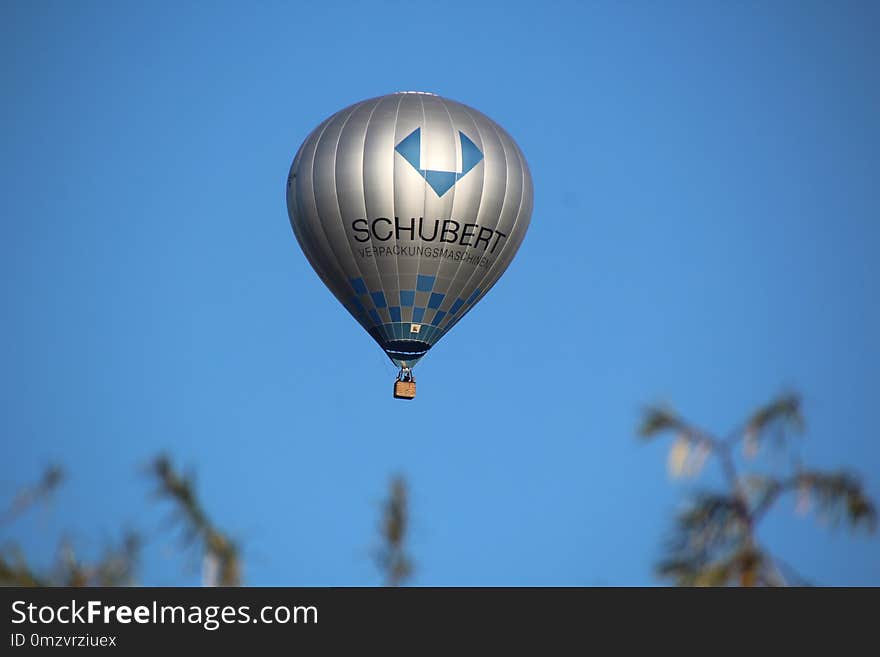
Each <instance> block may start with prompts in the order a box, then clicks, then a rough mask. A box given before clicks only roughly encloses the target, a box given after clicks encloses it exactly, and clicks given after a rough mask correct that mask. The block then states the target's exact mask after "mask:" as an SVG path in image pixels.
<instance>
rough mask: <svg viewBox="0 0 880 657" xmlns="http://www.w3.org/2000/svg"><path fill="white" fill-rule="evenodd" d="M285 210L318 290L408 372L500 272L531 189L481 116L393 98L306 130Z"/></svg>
mask: <svg viewBox="0 0 880 657" xmlns="http://www.w3.org/2000/svg"><path fill="white" fill-rule="evenodd" d="M287 207H288V213H289V215H290V223H291V225H292V226H293V231H294V233H295V235H296V238H297V240H298V242H299V244H300V246H301V247H302V250H303V252H304V253H305V255H306V257H307V258H308V260H309V262H310V263H311V265H312V267H313V268H314V269H315V271H316V272H317V273H318V275H319V276H320V277H321V279H322V280H323V281H324V283H325V284H326V286H327V287H328V288H329V289H330V291H331V292H332V293H333V294H334V295H335V296H336V298H337V299H339V301H340V302H341V303H342V304H343V305H344V306H345V307H346V308H347V309H348V311H349V312H350V313H351V314H352V316H354V318H355V319H356V320H357V321H358V322H359V323H360V324H361V326H363V327H364V329H366V331H367V332H368V333H369V334H370V335H371V336H372V337H373V338H374V339H375V340H376V342H378V343H379V345H380V346H381V347H382V349H384V350H385V352H386V353H387V354H388V356H389V357H390V358H391V359H392V360H393V361H394V362H395V363H396V364H397V365H398V366H403V367H412V366H413V365H414V364H415V363H416V361H418V360H419V358H421V357H422V356H424V355H425V353H427V351H428V350H429V349H430V348H431V346H432V345H434V344H435V343H436V342H437V341H438V340H439V339H440V338H441V337H442V336H443V335H445V334H446V332H447V331H449V329H451V328H452V326H453V325H455V324H456V323H457V322H458V321H459V320H460V319H461V318H462V317H463V316H464V315H465V314H467V313H468V311H470V310H471V308H473V307H474V305H475V304H476V303H477V302H478V301H479V300H480V299H481V298H482V297H483V296H484V295H485V294H486V293H487V292H488V291H489V289H490V288H491V287H492V286H493V285H494V284H495V283H496V282H497V281H498V279H499V278H500V276H501V275H502V274H503V273H504V271H505V270H506V269H507V267H508V265H509V264H510V262H511V260H512V259H513V256H514V255H515V254H516V251H517V249H518V248H519V245H520V243H521V242H522V240H523V237H524V236H525V233H526V229H527V228H528V225H529V220H530V217H531V212H532V180H531V176H530V174H529V170H528V166H527V165H526V161H525V158H524V157H523V155H522V153H521V152H520V149H519V147H518V146H517V145H516V143H515V142H514V141H513V139H512V138H511V137H510V136H509V135H508V134H507V133H506V132H505V131H504V130H503V129H502V128H501V127H500V126H498V125H497V124H496V123H494V122H493V121H492V120H491V119H489V118H487V117H486V116H484V115H483V114H481V113H480V112H478V111H476V110H474V109H472V108H470V107H467V106H465V105H462V104H461V103H457V102H455V101H452V100H448V99H446V98H441V97H439V96H435V95H433V94H426V93H419V92H401V93H396V94H390V95H387V96H381V97H379V98H373V99H370V100H365V101H363V102H360V103H356V104H354V105H352V106H350V107H347V108H346V109H343V110H341V111H340V112H337V113H336V114H334V115H333V116H331V117H330V118H328V119H327V120H326V121H324V122H323V123H322V124H321V125H319V126H318V127H317V128H315V130H314V131H313V132H312V133H311V134H310V135H309V136H308V137H307V138H306V140H305V142H304V143H303V144H302V146H301V147H300V149H299V151H298V152H297V154H296V157H295V158H294V160H293V165H292V166H291V169H290V175H289V177H288V181H287Z"/></svg>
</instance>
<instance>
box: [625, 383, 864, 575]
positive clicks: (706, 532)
mask: <svg viewBox="0 0 880 657" xmlns="http://www.w3.org/2000/svg"><path fill="white" fill-rule="evenodd" d="M804 426H805V423H804V418H803V415H802V412H801V399H800V397H799V396H797V395H792V394H788V395H782V396H780V397H778V398H776V399H774V400H772V401H770V402H769V403H768V404H766V405H764V406H762V407H760V408H758V409H757V410H756V411H755V412H754V413H752V415H751V416H750V417H749V418H748V419H747V420H746V422H745V423H744V424H743V426H742V427H741V428H740V429H738V430H736V431H734V432H732V433H731V434H730V435H729V436H727V437H725V438H720V437H718V436H716V435H714V434H712V433H711V432H709V431H707V430H705V429H703V428H701V427H697V426H695V425H693V424H691V423H690V422H688V421H686V420H685V419H683V418H682V417H681V416H680V415H679V414H678V413H677V412H676V411H675V410H674V409H672V408H669V407H668V406H652V407H649V408H647V409H646V410H645V411H644V413H643V416H642V420H641V424H640V425H639V427H638V434H639V436H641V438H643V439H644V440H653V439H656V438H658V437H660V436H665V435H669V434H672V435H673V436H674V440H673V443H672V446H671V448H670V452H669V470H670V473H671V474H672V475H673V476H682V475H695V474H697V473H699V472H700V471H701V470H702V468H703V466H704V464H705V462H706V461H707V459H708V458H710V457H712V458H715V459H716V460H717V461H718V462H719V464H720V466H721V471H722V473H723V481H724V484H725V487H724V489H723V490H720V491H707V490H702V491H697V492H696V493H695V494H694V495H693V496H692V497H691V499H690V500H689V501H688V502H687V505H686V507H685V508H684V510H683V511H682V512H681V513H679V514H678V517H677V518H676V520H675V527H674V531H673V533H672V535H671V537H670V538H669V540H668V541H667V543H666V545H665V554H664V556H663V558H662V559H661V560H660V562H659V563H658V564H657V572H658V574H659V575H660V576H661V577H662V578H665V579H669V580H671V581H673V582H674V583H676V584H678V585H682V586H693V585H705V586H721V585H736V584H739V585H742V586H754V585H767V586H779V585H786V584H804V583H806V580H804V579H803V578H802V577H800V576H799V575H798V574H797V573H795V572H794V571H793V570H792V569H791V568H790V567H789V566H788V565H786V564H785V563H784V562H783V561H782V560H781V559H779V558H778V557H774V556H773V555H771V553H770V552H769V551H768V549H767V548H766V547H765V546H763V545H761V544H759V542H758V538H757V533H756V532H757V527H758V524H759V523H760V522H761V520H763V519H764V518H765V517H766V515H767V513H768V512H769V511H770V510H771V509H772V508H773V507H774V506H775V505H776V503H777V502H778V501H779V499H780V498H781V497H783V496H784V495H786V494H788V493H793V494H796V495H797V496H798V509H800V510H802V511H806V510H808V509H809V508H810V507H811V506H812V507H814V508H816V510H817V511H818V512H819V513H820V514H822V515H823V516H824V517H826V518H828V519H829V520H831V521H832V522H833V523H834V524H835V525H839V524H841V523H844V524H846V525H847V526H848V527H849V528H851V529H853V530H856V529H865V530H867V531H868V532H873V531H874V530H875V529H876V526H877V510H876V507H875V505H874V503H873V502H872V500H871V499H870V498H869V497H868V495H867V493H866V492H865V489H864V487H863V486H862V483H861V481H860V480H859V478H858V477H857V476H855V475H854V474H852V473H850V472H846V471H822V470H815V469H806V468H804V467H802V466H801V465H800V463H799V461H797V460H796V459H792V463H791V467H790V468H789V469H788V471H787V472H784V473H782V474H779V475H776V476H771V475H766V474H757V473H751V472H744V470H743V467H742V463H741V459H738V458H737V455H736V451H737V449H738V448H740V447H741V448H742V451H743V453H744V455H745V458H746V459H747V460H750V459H752V458H754V457H755V456H756V455H757V453H758V452H759V451H760V450H761V449H762V448H763V447H764V446H765V445H767V444H769V445H771V446H773V447H775V448H786V447H790V445H789V443H790V441H789V438H790V437H791V436H792V435H793V434H797V433H801V432H803V430H804Z"/></svg>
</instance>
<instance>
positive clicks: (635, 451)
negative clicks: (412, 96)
mask: <svg viewBox="0 0 880 657" xmlns="http://www.w3.org/2000/svg"><path fill="white" fill-rule="evenodd" d="M0 14H2V15H0V55H2V65H0V76H2V77H0V82H2V91H3V102H2V104H0V131H2V157H0V190H2V194H0V199H2V200H0V202H2V222H3V233H2V234H3V239H2V240H0V274H2V276H0V281H2V300H3V304H2V315H0V334H2V342H0V362H2V372H3V375H2V377H0V404H2V405H0V417H2V441H3V442H2V445H3V452H2V454H3V458H2V461H3V468H2V474H0V493H2V496H3V497H4V498H6V499H8V498H10V497H11V496H12V495H13V494H14V492H15V491H16V490H17V488H18V487H19V486H21V485H22V484H25V483H27V482H28V481H30V480H32V479H33V478H35V477H36V476H37V475H38V474H39V472H40V470H41V469H42V467H43V466H44V465H45V464H46V463H47V462H49V461H53V462H58V463H60V464H62V465H64V466H65V467H66V468H67V470H68V471H69V473H70V479H69V481H68V482H67V485H66V488H65V489H64V492H63V494H61V495H59V497H58V498H57V499H56V501H55V503H54V504H53V505H52V506H50V507H49V508H48V509H45V510H41V511H38V512H37V513H36V514H33V515H32V516H31V517H29V518H26V519H22V520H19V521H17V522H16V523H15V524H13V525H11V526H6V527H3V528H2V538H3V540H4V541H5V540H8V539H10V538H17V539H18V540H20V541H22V542H23V544H24V545H25V546H26V547H27V548H28V549H29V550H30V551H31V553H32V554H33V555H34V557H35V559H36V560H37V561H38V562H41V563H48V561H49V559H50V557H51V555H52V552H53V549H54V545H55V541H56V539H57V537H58V536H59V535H60V534H61V533H62V532H64V531H66V532H67V533H68V535H70V536H71V537H72V538H73V539H74V540H75V543H76V545H77V546H78V547H79V548H80V549H81V550H82V551H83V552H84V553H85V554H86V555H90V554H91V555H93V554H95V553H97V551H99V550H100V548H101V546H102V545H103V544H104V543H105V542H106V541H107V540H110V539H111V538H112V537H113V536H114V535H115V533H114V532H115V531H116V529H117V528H118V527H120V526H123V525H124V526H130V527H136V528H140V529H141V530H143V531H144V532H146V533H147V534H149V535H150V536H151V540H150V542H149V543H148V544H147V546H146V548H145V555H144V563H143V570H142V581H144V582H146V583H148V584H171V585H174V584H184V585H187V584H197V583H198V582H199V572H198V568H197V567H196V561H197V560H196V559H195V558H194V557H193V556H192V555H190V557H189V558H180V557H179V556H177V554H176V553H177V547H178V543H177V540H176V534H175V532H174V531H172V530H171V529H169V528H168V526H167V524H166V523H167V520H168V508H167V507H166V506H163V505H161V504H158V503H156V502H155V501H154V500H152V499H151V498H150V496H149V488H150V486H149V482H148V481H147V479H146V478H145V477H144V475H143V474H142V473H141V472H140V470H139V468H140V467H142V466H143V465H144V464H145V463H146V462H147V461H148V460H149V459H150V458H151V457H152V456H153V455H155V454H156V453H157V452H159V451H161V450H166V451H168V452H169V453H170V455H171V456H172V457H173V458H174V459H175V461H176V462H178V463H179V464H181V465H185V466H191V467H192V468H193V469H194V470H195V471H196V472H197V474H198V488H199V491H200V493H201V494H202V498H203V501H204V503H205V505H206V507H207V509H208V511H209V512H210V513H211V515H212V516H213V517H214V518H215V519H216V520H217V522H218V523H219V524H221V525H222V526H223V527H225V528H227V529H228V530H229V531H230V532H231V533H232V534H233V535H234V536H235V537H236V538H238V539H240V541H241V542H242V545H243V547H244V557H245V577H246V581H247V583H249V584H255V585H372V584H377V583H379V581H380V579H379V576H378V574H377V571H376V569H375V567H374V564H373V562H372V560H371V557H370V551H371V549H372V548H373V547H375V545H376V538H377V530H376V527H377V523H378V518H379V506H380V502H381V500H382V498H383V497H384V495H385V493H386V490H387V484H388V479H389V477H390V476H391V475H392V474H394V473H398V472H399V473H403V474H405V475H406V477H407V478H408V479H409V481H410V484H411V492H412V499H411V504H412V513H413V525H412V533H411V543H410V547H411V550H412V553H413V556H414V558H415V560H416V562H417V574H416V577H415V579H414V582H413V583H415V584H422V585H447V584H450V585H451V584H461V585H472V584H474V585H476V584H486V585H489V584H493V585H494V584H499V585H507V584H516V585H536V584H559V585H591V584H611V585H632V584H653V583H656V582H657V580H656V579H655V578H654V576H653V574H652V564H653V563H654V561H655V560H656V558H657V557H658V556H659V555H660V553H661V543H662V539H663V537H664V534H665V531H666V529H667V528H668V527H669V526H670V522H671V519H672V514H673V513H674V511H675V510H676V508H678V506H679V504H680V502H681V501H682V500H683V496H684V494H685V493H686V492H687V491H688V490H690V489H691V488H692V487H693V486H694V485H699V484H705V485H709V484H711V483H712V482H713V480H714V475H713V473H714V471H715V470H714V468H712V467H710V468H709V470H708V472H707V474H706V475H705V476H704V477H703V478H701V479H700V480H698V482H696V484H695V483H694V482H684V483H683V482H680V481H673V480H670V479H669V477H668V475H667V472H666V466H665V461H666V452H667V449H668V447H669V443H668V442H664V443H663V444H656V445H647V446H646V445H643V444H640V443H639V442H638V441H637V440H636V438H635V437H634V433H635V427H636V424H637V421H638V418H639V411H640V409H641V408H642V407H643V406H644V405H645V404H647V403H650V402H654V401H663V400H665V401H669V402H671V403H673V404H674V405H676V406H677V407H678V408H680V409H681V410H682V411H683V412H684V413H685V414H686V415H688V416H689V417H690V418H692V419H694V420H695V421H698V422H700V423H703V424H705V425H706V426H708V427H710V428H714V429H717V430H718V431H726V430H727V429H729V428H732V427H733V426H734V425H736V424H737V423H738V422H739V421H740V419H741V418H743V417H744V416H745V415H746V414H747V413H748V412H749V411H751V410H752V409H753V408H754V407H755V406H756V405H757V404H759V403H761V402H763V401H765V400H767V399H768V398H770V397H772V396H773V395H775V394H777V393H779V392H780V391H783V390H786V389H790V388H794V389H797V390H800V391H801V392H802V393H803V395H804V398H805V410H806V414H807V421H808V432H807V434H806V436H805V438H804V440H803V443H802V450H801V454H802V456H803V458H804V460H805V462H807V463H811V464H814V465H816V466H821V467H829V468H830V467H838V466H852V467H854V468H855V469H856V470H857V471H858V472H860V473H861V474H862V475H863V476H864V477H865V479H866V481H867V483H868V488H869V490H870V492H871V493H872V494H873V495H874V497H875V498H880V442H878V441H880V436H878V432H877V423H876V417H877V413H876V408H877V404H878V399H877V390H878V373H880V348H878V336H880V304H878V299H880V263H878V259H877V254H878V247H880V227H878V220H880V216H878V210H880V185H878V172H880V119H878V116H880V66H878V63H880V48H878V45H877V34H878V32H880V8H878V5H877V3H871V2H840V3H827V2H807V1H804V2H783V1H780V2H772V3H764V2H739V3H727V2H671V3H655V2H647V1H645V2H635V3H620V2H607V3H598V4H597V3H580V2H571V3H561V2H560V3H533V2H516V1H514V2H497V3H494V2H493V3H489V2H443V3H436V2H435V3H427V4H425V3H421V4H420V3H408V2H369V3H354V2H350V3H334V2H321V3H318V2H313V3H294V2H284V3H268V2H261V3H219V2H218V3H204V2H200V3H195V2H190V3H176V2H174V3H158V2H149V3H136V2H109V1H107V2H100V3H91V2H24V1H23V0H20V1H17V2H11V1H7V2H4V3H3V4H2V9H0ZM404 89H407V90H408V89H415V90H424V91H431V92H434V93H438V94H441V95H444V96H447V97H450V98H453V99H456V100H459V101H462V102H465V103H467V104H469V105H472V106H473V107H476V108H478V109H479V110H481V111H482V112H484V113H485V114H487V115H488V116H490V117H492V118H493V119H495V120H496V121H498V122H499V123H500V124H501V125H503V126H504V127H505V128H506V129H507V130H508V131H509V132H510V133H511V134H512V135H513V136H514V138H515V139H516V140H517V141H518V142H519V144H520V146H521V147H522V149H523V151H524V153H525V155H526V157H527V158H528V160H529V163H530V165H531V169H532V174H533V177H534V183H535V211H534V215H533V218H532V226H531V228H530V231H529V234H528V235H527V236H526V240H525V242H524V244H523V247H522V248H521V250H520V252H519V255H518V256H517V258H516V260H515V261H514V263H513V265H512V266H511V268H510V269H509V270H508V272H507V274H506V275H505V277H504V278H503V279H502V281H501V282H500V283H499V284H498V285H497V286H496V288H495V289H493V291H492V292H491V293H490V294H489V295H488V296H487V297H486V298H485V299H484V300H483V302H481V304H480V305H479V306H478V307H477V308H476V309H475V310H474V311H473V312H472V313H471V314H470V315H468V317H467V318H466V320H465V321H463V322H461V323H460V324H459V325H458V326H457V327H456V328H455V330H454V331H453V332H451V333H450V334H449V335H448V336H446V337H445V338H444V339H443V340H442V341H441V342H440V343H439V345H438V346H437V347H436V348H435V349H434V350H432V352H431V354H430V355H429V356H428V357H427V358H425V359H424V360H423V361H422V362H421V363H420V364H419V366H418V368H417V370H416V374H417V376H418V381H419V396H418V399H417V400H416V401H415V402H413V403H408V402H400V401H395V400H393V399H392V398H391V381H392V378H393V376H394V368H393V366H392V365H391V363H390V362H388V361H387V360H386V358H385V356H384V355H383V354H382V352H381V351H380V349H379V348H378V347H377V346H376V345H375V343H373V341H372V340H371V338H369V337H368V336H367V334H366V333H365V332H364V331H363V330H362V329H361V328H360V327H359V326H358V325H357V324H356V323H355V321H354V320H353V319H352V318H351V317H350V316H349V315H348V314H347V313H346V312H345V310H344V309H343V308H341V307H340V306H339V305H338V303H337V302H336V300H335V299H334V298H332V296H331V295H330V294H329V293H328V292H326V291H325V289H324V287H323V285H322V284H321V282H320V281H319V279H318V277H317V276H316V275H315V274H314V273H313V272H312V270H311V268H310V267H309V265H308V263H307V261H306V259H305V257H303V255H302V253H301V251H300V250H299V247H298V246H297V244H296V240H295V238H294V236H293V233H292V230H291V228H290V225H289V223H288V218H287V212H286V207H285V197H284V186H285V180H286V176H287V172H288V168H289V166H290V162H291V160H292V158H293V156H294V154H295V152H296V149H297V148H298V146H299V145H300V143H301V142H302V140H303V139H304V138H305V137H306V135H307V134H308V133H309V132H310V131H311V130H312V128H313V127H314V126H315V125H316V124H317V123H319V122H320V121H321V120H323V119H324V118H325V117H327V116H328V115H330V114H331V113H333V112H335V111H337V110H338V109H341V108H342V107H344V106H346V105H348V104H350V103H353V102H356V101H358V100H361V99H364V98H368V97H372V96H377V95H381V94H385V93H390V92H394V91H398V90H404ZM523 296H524V297H526V298H528V299H529V306H530V308H531V312H530V313H529V314H526V315H520V316H519V317H517V320H516V322H515V323H514V324H513V328H512V330H509V331H505V332H503V333H499V332H498V331H496V330H493V326H496V325H497V324H498V323H499V322H508V321H509V315H510V312H511V310H512V308H514V307H516V306H517V305H518V304H517V299H518V298H520V297H523ZM303 308H307V309H308V312H307V313H303V312H302V309H303ZM328 353H330V354H332V357H331V358H328V356H327V355H328ZM762 538H764V539H765V540H766V542H767V543H768V545H769V546H770V547H771V548H773V549H774V551H775V552H776V553H777V554H779V555H781V556H783V557H784V558H785V559H786V561H787V562H788V563H790V564H791V565H792V566H794V567H796V568H798V569H799V570H800V571H801V572H802V573H803V574H805V575H807V576H808V577H810V578H812V579H813V580H815V581H817V582H819V583H825V584H874V585H880V542H878V541H880V539H878V537H877V536H875V537H873V538H864V537H851V536H849V535H847V534H846V533H844V532H837V533H830V532H828V531H827V529H826V528H824V527H823V526H822V525H821V524H820V523H819V522H818V521H817V520H816V518H815V517H814V516H809V517H807V518H801V517H798V516H796V515H795V514H794V500H791V499H788V500H786V501H785V502H784V503H783V505H782V506H781V507H780V510H779V512H778V513H777V514H775V515H774V516H772V517H771V518H770V522H769V523H768V524H767V525H766V526H765V527H764V529H763V530H762Z"/></svg>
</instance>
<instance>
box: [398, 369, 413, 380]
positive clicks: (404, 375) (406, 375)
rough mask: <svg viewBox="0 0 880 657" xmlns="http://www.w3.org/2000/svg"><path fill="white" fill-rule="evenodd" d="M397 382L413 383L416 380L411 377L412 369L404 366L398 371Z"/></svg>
mask: <svg viewBox="0 0 880 657" xmlns="http://www.w3.org/2000/svg"><path fill="white" fill-rule="evenodd" d="M397 380H398V381H407V382H409V381H412V382H415V380H416V378H415V377H414V376H413V373H412V369H410V368H409V367H407V366H406V365H404V366H403V367H401V368H400V371H399V372H398V373H397Z"/></svg>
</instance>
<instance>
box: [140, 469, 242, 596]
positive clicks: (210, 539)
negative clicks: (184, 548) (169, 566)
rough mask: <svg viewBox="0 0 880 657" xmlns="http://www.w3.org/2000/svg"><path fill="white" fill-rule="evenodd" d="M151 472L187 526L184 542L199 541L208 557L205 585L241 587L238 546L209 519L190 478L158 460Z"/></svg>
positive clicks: (161, 491) (163, 495) (160, 490)
mask: <svg viewBox="0 0 880 657" xmlns="http://www.w3.org/2000/svg"><path fill="white" fill-rule="evenodd" d="M150 471H151V473H152V475H153V477H154V478H155V480H156V482H157V484H158V492H159V495H160V496H162V497H166V498H168V499H170V500H171V501H172V502H173V503H174V504H175V505H176V507H177V510H178V511H179V513H180V515H181V516H182V520H183V524H184V540H185V541H186V542H187V543H192V542H194V541H199V542H200V543H201V544H202V547H203V549H204V554H205V565H206V568H205V573H206V575H205V580H206V581H205V583H206V584H208V585H210V586H241V582H242V580H241V561H240V557H239V549H238V546H237V545H236V544H235V543H234V542H233V541H232V540H231V539H230V538H229V537H228V536H227V535H226V534H225V533H224V532H222V531H221V530H220V529H218V528H217V527H216V526H215V525H214V524H213V523H212V522H211V521H210V520H209V518H208V516H207V514H206V513H205V511H204V509H203V508H202V506H201V504H200V503H199V501H198V498H197V497H196V494H195V487H194V485H193V482H192V478H191V477H186V476H183V475H181V474H180V473H178V472H177V471H176V470H175V469H174V466H173V465H172V464H171V460H170V459H169V458H168V457H167V456H165V455H161V456H159V457H157V458H156V459H155V460H154V461H153V463H152V466H151V468H150Z"/></svg>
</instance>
